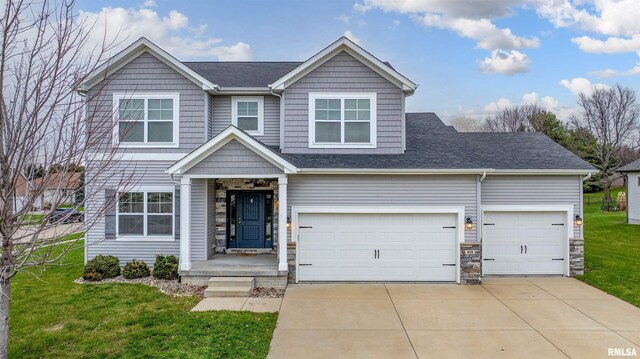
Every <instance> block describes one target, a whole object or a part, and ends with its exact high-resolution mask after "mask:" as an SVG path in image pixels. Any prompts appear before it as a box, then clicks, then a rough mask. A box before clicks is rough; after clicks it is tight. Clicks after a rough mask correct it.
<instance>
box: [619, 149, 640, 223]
mask: <svg viewBox="0 0 640 359" xmlns="http://www.w3.org/2000/svg"><path fill="white" fill-rule="evenodd" d="M618 172H621V173H622V174H624V176H625V183H626V184H627V223H631V224H640V160H636V161H634V162H631V163H629V164H628V165H626V166H622V167H620V168H619V169H618Z"/></svg>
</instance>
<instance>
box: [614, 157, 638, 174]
mask: <svg viewBox="0 0 640 359" xmlns="http://www.w3.org/2000/svg"><path fill="white" fill-rule="evenodd" d="M636 171H640V160H635V161H633V162H631V163H629V164H627V165H624V166H622V167H620V168H619V169H618V172H636Z"/></svg>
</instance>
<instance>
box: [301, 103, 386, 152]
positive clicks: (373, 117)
mask: <svg viewBox="0 0 640 359" xmlns="http://www.w3.org/2000/svg"><path fill="white" fill-rule="evenodd" d="M317 99H334V100H335V99H337V100H340V143H322V142H321V143H317V142H316V140H315V139H316V126H315V125H316V120H315V114H316V111H315V109H316V101H315V100H317ZM346 99H349V100H350V99H364V100H369V105H370V106H371V107H370V108H369V116H370V117H369V121H368V122H369V142H367V143H353V142H345V138H344V136H345V122H347V121H346V120H345V114H344V112H345V107H344V101H345V100H346ZM377 107H378V105H377V93H375V92H309V116H308V117H309V148H376V147H377V127H378V126H377V125H378V121H377V120H378V117H377ZM348 122H356V121H348ZM364 122H365V121H362V123H364Z"/></svg>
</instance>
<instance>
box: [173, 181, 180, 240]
mask: <svg viewBox="0 0 640 359" xmlns="http://www.w3.org/2000/svg"><path fill="white" fill-rule="evenodd" d="M173 197H174V203H175V221H176V222H175V225H174V228H175V231H174V233H175V238H176V240H180V187H179V186H176V190H175V193H174V195H173Z"/></svg>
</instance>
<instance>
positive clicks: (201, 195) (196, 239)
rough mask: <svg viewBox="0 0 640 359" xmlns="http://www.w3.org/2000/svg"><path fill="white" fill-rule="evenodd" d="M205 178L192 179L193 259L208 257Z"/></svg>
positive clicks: (191, 238)
mask: <svg viewBox="0 0 640 359" xmlns="http://www.w3.org/2000/svg"><path fill="white" fill-rule="evenodd" d="M206 181H207V180H205V179H193V180H191V221H190V223H191V237H190V240H191V260H196V261H197V260H204V259H207V258H206V256H207V254H206V253H205V245H206V243H205V242H206V240H207V239H206V228H205V226H206V221H205V200H206V198H205V197H206V196H205V186H206Z"/></svg>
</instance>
